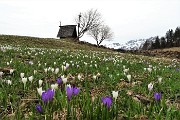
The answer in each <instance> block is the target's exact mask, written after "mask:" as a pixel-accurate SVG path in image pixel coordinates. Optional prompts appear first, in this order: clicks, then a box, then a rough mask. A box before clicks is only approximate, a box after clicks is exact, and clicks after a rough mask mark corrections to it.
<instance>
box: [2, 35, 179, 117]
mask: <svg viewBox="0 0 180 120" xmlns="http://www.w3.org/2000/svg"><path fill="white" fill-rule="evenodd" d="M1 119H2V120H66V119H67V120H76V119H77V120H96V119H99V120H140V119H141V120H146V119H147V120H148V119H149V120H155V119H156V120H179V119H180V63H179V62H178V60H176V59H172V60H171V59H164V58H155V57H145V56H140V55H139V56H138V55H132V54H126V53H117V52H114V51H111V50H108V49H102V48H96V47H93V46H89V45H85V44H83V45H81V44H78V43H76V42H72V41H70V40H55V39H50V38H49V39H45V38H44V39H42V38H32V37H19V36H10V35H8V36H7V35H0V120H1Z"/></svg>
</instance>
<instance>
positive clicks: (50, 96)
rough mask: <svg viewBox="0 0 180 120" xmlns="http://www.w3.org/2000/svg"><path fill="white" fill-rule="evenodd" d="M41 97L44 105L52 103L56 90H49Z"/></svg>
mask: <svg viewBox="0 0 180 120" xmlns="http://www.w3.org/2000/svg"><path fill="white" fill-rule="evenodd" d="M41 97H42V100H43V102H44V103H47V102H48V101H52V99H53V97H54V90H52V89H50V88H49V89H48V90H47V91H45V92H43V93H42V96H41Z"/></svg>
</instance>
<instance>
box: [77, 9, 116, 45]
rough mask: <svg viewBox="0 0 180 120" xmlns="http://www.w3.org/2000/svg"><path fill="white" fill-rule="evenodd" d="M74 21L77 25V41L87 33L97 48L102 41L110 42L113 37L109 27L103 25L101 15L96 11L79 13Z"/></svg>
mask: <svg viewBox="0 0 180 120" xmlns="http://www.w3.org/2000/svg"><path fill="white" fill-rule="evenodd" d="M75 21H76V24H78V38H77V39H78V40H79V38H81V37H82V36H83V35H84V34H85V33H86V32H87V33H88V35H90V36H91V37H93V38H94V39H95V40H96V44H97V46H99V45H100V44H101V43H102V42H103V41H104V40H111V39H112V37H113V33H112V31H111V29H110V27H109V26H108V25H105V24H104V22H103V20H102V15H101V14H100V13H99V12H98V11H97V10H93V9H91V10H88V11H87V12H84V13H80V14H79V16H78V17H77V18H75Z"/></svg>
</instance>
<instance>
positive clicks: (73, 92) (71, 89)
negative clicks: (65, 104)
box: [66, 85, 80, 101]
mask: <svg viewBox="0 0 180 120" xmlns="http://www.w3.org/2000/svg"><path fill="white" fill-rule="evenodd" d="M79 91H80V88H77V87H71V85H67V87H66V95H67V98H68V101H70V100H71V97H72V95H74V96H76V95H77V94H78V93H79Z"/></svg>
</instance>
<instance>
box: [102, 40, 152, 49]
mask: <svg viewBox="0 0 180 120" xmlns="http://www.w3.org/2000/svg"><path fill="white" fill-rule="evenodd" d="M146 40H148V41H153V42H154V41H155V37H150V38H148V39H138V40H130V41H128V42H126V43H125V44H120V43H112V44H106V45H105V47H108V48H114V49H123V50H138V49H140V48H142V46H143V45H144V43H145V42H146Z"/></svg>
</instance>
